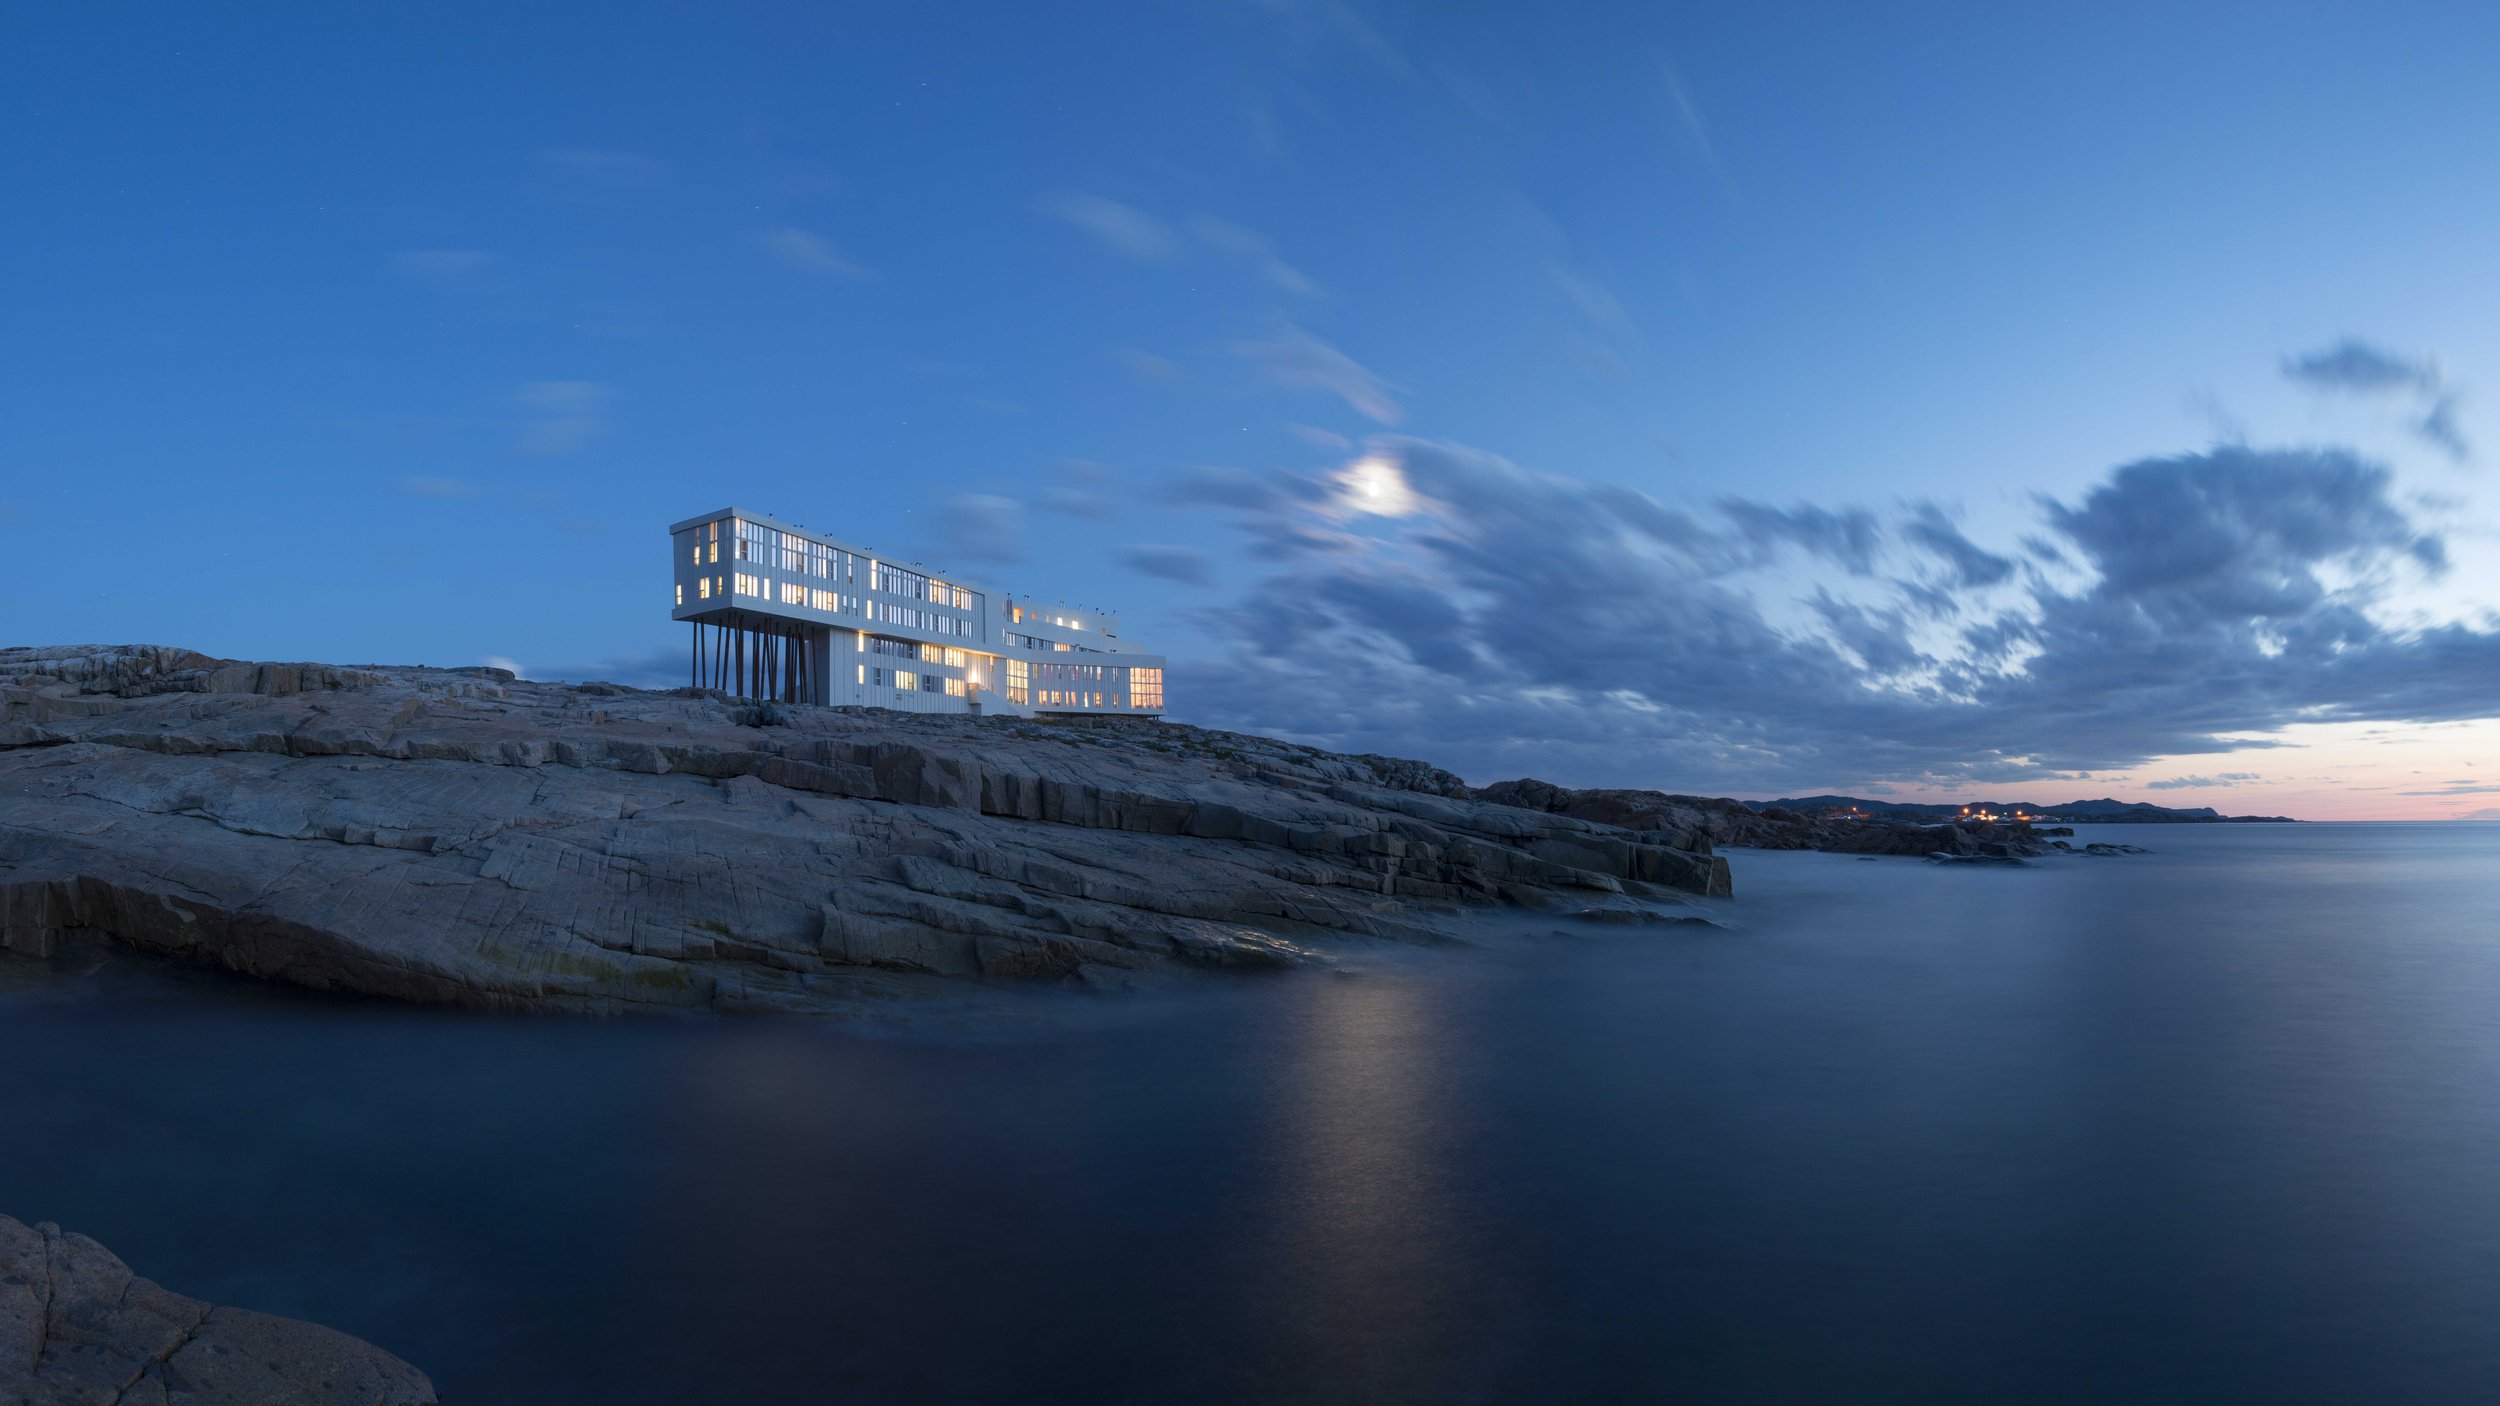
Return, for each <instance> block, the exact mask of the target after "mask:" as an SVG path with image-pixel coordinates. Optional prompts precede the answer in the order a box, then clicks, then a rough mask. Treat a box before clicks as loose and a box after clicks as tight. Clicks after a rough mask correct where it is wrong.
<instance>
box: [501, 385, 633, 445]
mask: <svg viewBox="0 0 2500 1406" xmlns="http://www.w3.org/2000/svg"><path fill="white" fill-rule="evenodd" d="M513 399H514V400H515V401H516V402H518V403H519V404H520V405H521V407H522V408H523V409H524V410H525V411H526V412H527V418H526V419H524V420H523V422H522V425H521V438H520V443H519V445H518V446H517V447H518V448H519V449H520V451H521V452H522V453H524V454H538V455H546V456H555V455H563V454H571V453H573V452H574V451H576V450H578V449H580V448H581V447H582V446H583V445H586V444H588V443H589V442H590V441H592V440H593V439H596V438H598V437H599V436H600V435H602V434H605V433H606V432H607V429H608V407H609V406H610V405H611V404H613V403H614V402H615V400H616V392H615V391H613V390H611V389H609V388H608V387H606V386H603V385H601V384H599V383H598V382H596V381H531V382H529V383H528V384H526V385H524V386H522V387H521V389H520V390H519V391H517V392H515V393H514V395H513Z"/></svg>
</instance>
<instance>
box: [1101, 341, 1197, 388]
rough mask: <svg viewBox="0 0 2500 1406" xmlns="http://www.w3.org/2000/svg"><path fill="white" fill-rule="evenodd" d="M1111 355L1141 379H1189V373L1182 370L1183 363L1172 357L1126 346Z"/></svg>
mask: <svg viewBox="0 0 2500 1406" xmlns="http://www.w3.org/2000/svg"><path fill="white" fill-rule="evenodd" d="M1111 356H1112V359H1113V360H1115V361H1117V362H1119V363H1120V364H1121V365H1122V366H1125V367H1127V368H1128V373H1129V374H1130V375H1132V376H1135V377H1136V378H1137V379H1138V380H1141V381H1185V380H1188V379H1189V373H1188V372H1187V371H1184V370H1182V369H1181V364H1180V363H1179V362H1177V361H1174V360H1172V359H1171V358H1170V357H1165V356H1157V355H1155V354H1154V353H1153V352H1142V351H1132V350H1128V349H1125V348H1124V349H1122V350H1119V351H1115V352H1113V353H1112V354H1111Z"/></svg>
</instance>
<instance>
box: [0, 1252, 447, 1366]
mask: <svg viewBox="0 0 2500 1406" xmlns="http://www.w3.org/2000/svg"><path fill="white" fill-rule="evenodd" d="M435 1399H436V1398H435V1395H434V1384H433V1383H432V1382H429V1381H427V1380H426V1377H425V1374H424V1373H423V1372H420V1371H418V1370H417V1369H416V1368H414V1367H411V1366H409V1365H408V1364H407V1363H405V1362H402V1361H400V1360H399V1359H398V1358H396V1357H393V1356H391V1355H390V1354H389V1353H387V1352H384V1351H382V1350H381V1349H380V1348H378V1347H375V1346H373V1345H372V1344H370V1343H366V1342H362V1341H360V1340H358V1339H356V1338H351V1337H349V1336H347V1335H346V1334H345V1333H340V1332H336V1331H333V1330H331V1329H329V1328H324V1327H321V1326H320V1325H319V1324H314V1323H304V1322H299V1321H298V1320H296V1319H292V1318H274V1317H271V1316H270V1315H268V1314H266V1313H253V1312H251V1311H249V1310H247V1309H239V1308H214V1307H211V1306H209V1305H208V1304H204V1303H202V1302H200V1301H199V1300H198V1299H192V1298H185V1297H183V1296H182V1295H180V1294H177V1293H174V1292H172V1291H171V1290H169V1289H165V1288H163V1287H161V1286H159V1285H157V1284H155V1283H153V1282H151V1281H149V1280H146V1279H141V1278H139V1277H138V1276H137V1275H134V1274H132V1273H131V1272H130V1266H128V1265H126V1264H124V1263H122V1262H121V1260H119V1259H118V1258H116V1257H115V1256H114V1254H113V1252H112V1251H110V1250H107V1249H105V1248H104V1247H103V1246H102V1245H99V1244H97V1243H96V1242H95V1241H93V1240H90V1239H88V1238H87V1237H86V1236H84V1235H74V1234H71V1233H69V1232H67V1231H64V1230H62V1229H61V1228H60V1227H59V1226H57V1225H51V1224H44V1225H34V1226H30V1225H27V1224H25V1223H23V1222H21V1221H15V1220H11V1219H10V1218H9V1217H7V1216H0V1401H6V1402H9V1403H10V1406H428V1404H429V1403H432V1402H433V1401H434V1400H435Z"/></svg>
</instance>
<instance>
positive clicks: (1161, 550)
mask: <svg viewBox="0 0 2500 1406" xmlns="http://www.w3.org/2000/svg"><path fill="white" fill-rule="evenodd" d="M1120 560H1121V561H1123V562H1125V563H1127V565H1128V567H1129V569H1130V570H1132V571H1135V572H1138V573H1139V574H1141V575H1145V576H1152V577H1154V578H1156V579H1157V580H1162V581H1176V582H1179V583H1180V584H1181V585H1184V586H1207V585H1213V584H1214V580H1215V577H1214V571H1213V559H1212V558H1211V557H1209V556H1208V555H1207V554H1206V553H1205V552H1202V551H1200V550H1198V549H1197V548H1196V547H1172V546H1158V545H1153V544H1141V545H1138V546H1134V547H1123V548H1121V550H1120Z"/></svg>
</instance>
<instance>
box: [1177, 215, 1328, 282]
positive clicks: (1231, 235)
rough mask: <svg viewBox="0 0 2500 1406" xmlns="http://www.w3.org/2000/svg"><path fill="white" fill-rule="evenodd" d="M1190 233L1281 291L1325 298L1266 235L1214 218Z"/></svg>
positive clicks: (1197, 222) (1205, 217)
mask: <svg viewBox="0 0 2500 1406" xmlns="http://www.w3.org/2000/svg"><path fill="white" fill-rule="evenodd" d="M1189 227H1190V230H1191V232H1192V233H1194V234H1196V235H1197V236H1198V238H1199V239H1201V240H1202V241H1204V242H1205V243H1206V245H1207V247H1208V248H1210V249H1213V250H1214V251H1216V252H1217V253H1219V254H1222V255H1224V256H1225V257H1226V258H1228V259H1231V260H1233V261H1234V262H1235V263H1238V264H1240V265H1241V266H1242V267H1243V268H1246V269H1248V270H1250V271H1251V272H1252V273H1255V274H1257V275H1258V276H1259V277H1260V278H1263V279H1265V280H1266V281H1267V282H1268V283H1269V284H1271V285H1273V286H1274V287H1275V288H1277V289H1278V290H1279V291H1282V292H1286V293H1290V294H1292V295H1294V296H1295V297H1297V298H1319V297H1325V296H1326V292H1325V290H1323V289H1322V288H1321V287H1320V286H1319V284H1318V283H1317V282H1316V281H1314V280H1313V279H1312V278H1311V276H1310V275H1309V274H1306V273H1304V272H1303V271H1302V270H1300V269H1298V268H1295V267H1294V266H1293V265H1291V264H1289V263H1286V262H1285V261H1284V259H1283V258H1282V257H1280V256H1279V255H1278V254H1277V252H1276V246H1275V245H1273V244H1271V243H1269V242H1268V238H1267V236H1266V235H1263V234H1260V233H1259V232H1258V231H1256V230H1252V229H1244V228H1242V227H1241V226H1240V225H1237V224H1234V223H1232V222H1231V221H1230V220H1219V219H1217V218H1215V217H1214V216H1213V215H1200V216H1199V217H1198V218H1197V219H1195V220H1192V221H1191V222H1190V226H1189Z"/></svg>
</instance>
